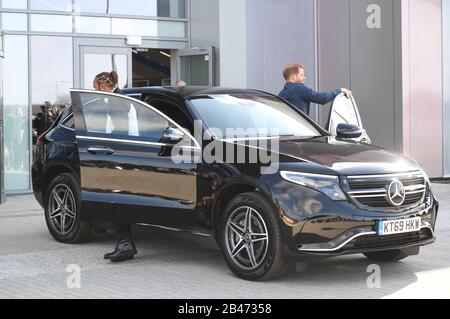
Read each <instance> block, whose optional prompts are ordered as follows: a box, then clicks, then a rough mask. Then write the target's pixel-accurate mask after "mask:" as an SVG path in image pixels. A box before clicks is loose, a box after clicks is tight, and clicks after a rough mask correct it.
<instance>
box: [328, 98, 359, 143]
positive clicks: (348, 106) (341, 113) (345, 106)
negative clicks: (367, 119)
mask: <svg viewBox="0 0 450 319" xmlns="http://www.w3.org/2000/svg"><path fill="white" fill-rule="evenodd" d="M339 124H351V125H355V126H358V127H361V124H360V123H359V119H358V115H357V111H356V109H355V106H354V104H353V100H352V99H348V98H346V97H345V96H343V95H342V96H339V97H337V98H336V99H335V100H334V102H333V107H332V110H331V115H330V131H331V133H333V134H334V135H335V134H336V128H337V127H338V125H339Z"/></svg>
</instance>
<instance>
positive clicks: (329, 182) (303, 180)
mask: <svg viewBox="0 0 450 319" xmlns="http://www.w3.org/2000/svg"><path fill="white" fill-rule="evenodd" d="M280 175H281V177H283V178H284V179H285V180H287V181H289V182H292V183H295V184H298V185H302V186H305V187H309V188H312V189H315V190H317V191H319V192H321V193H324V194H325V195H327V196H328V197H330V198H331V199H332V200H347V197H346V196H345V194H344V192H343V191H342V189H341V186H340V185H339V177H337V176H331V175H319V174H307V173H298V172H288V171H281V172H280Z"/></svg>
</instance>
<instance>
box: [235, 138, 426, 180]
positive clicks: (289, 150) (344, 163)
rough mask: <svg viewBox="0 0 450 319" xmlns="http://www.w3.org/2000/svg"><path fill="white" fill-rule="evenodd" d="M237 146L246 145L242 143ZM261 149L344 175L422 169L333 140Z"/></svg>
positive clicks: (292, 141)
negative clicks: (270, 150)
mask: <svg viewBox="0 0 450 319" xmlns="http://www.w3.org/2000/svg"><path fill="white" fill-rule="evenodd" d="M234 143H236V144H241V145H244V144H247V143H246V142H242V141H240V142H238V141H235V142H234ZM274 143H278V145H279V146H278V149H277V148H276V147H275V148H274V147H272V145H275V144H274ZM261 144H263V145H261ZM264 144H266V145H264ZM247 145H248V144H247ZM258 147H259V148H263V149H272V150H273V151H275V150H276V151H277V152H278V153H279V154H280V162H302V163H311V164H316V165H319V166H321V167H325V168H327V169H331V170H332V171H334V172H336V173H337V174H342V175H369V174H391V173H403V172H411V171H415V170H418V169H420V167H419V166H418V165H417V163H416V162H415V161H413V160H410V159H408V158H406V157H404V156H402V155H400V154H398V153H394V152H390V151H387V150H384V149H382V148H380V147H377V146H373V145H369V144H361V143H357V142H352V141H343V140H338V139H336V138H334V137H320V138H313V139H307V140H301V139H272V140H269V141H267V143H266V142H265V143H260V144H258ZM313 166H314V165H313Z"/></svg>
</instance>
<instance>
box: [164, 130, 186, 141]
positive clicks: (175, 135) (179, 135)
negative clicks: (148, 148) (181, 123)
mask: <svg viewBox="0 0 450 319" xmlns="http://www.w3.org/2000/svg"><path fill="white" fill-rule="evenodd" d="M184 137H185V134H184V133H183V132H182V131H180V130H179V129H178V128H175V127H168V128H166V129H165V130H164V131H163V133H162V137H161V142H162V143H166V144H177V143H179V142H181V141H182V140H183V139H184Z"/></svg>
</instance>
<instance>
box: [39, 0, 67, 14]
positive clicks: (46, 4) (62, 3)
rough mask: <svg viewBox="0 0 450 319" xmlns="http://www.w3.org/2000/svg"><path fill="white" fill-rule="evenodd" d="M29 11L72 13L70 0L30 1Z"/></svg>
mask: <svg viewBox="0 0 450 319" xmlns="http://www.w3.org/2000/svg"><path fill="white" fill-rule="evenodd" d="M31 10H46V11H66V12H71V11H72V0H31Z"/></svg>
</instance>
